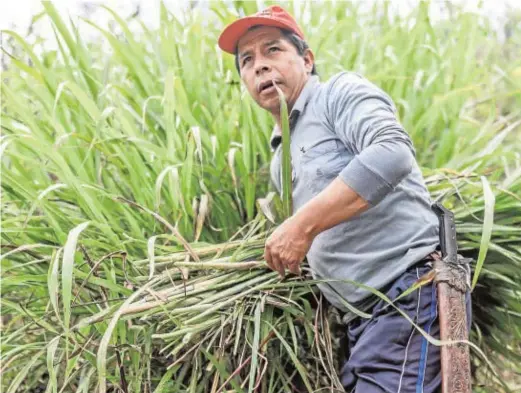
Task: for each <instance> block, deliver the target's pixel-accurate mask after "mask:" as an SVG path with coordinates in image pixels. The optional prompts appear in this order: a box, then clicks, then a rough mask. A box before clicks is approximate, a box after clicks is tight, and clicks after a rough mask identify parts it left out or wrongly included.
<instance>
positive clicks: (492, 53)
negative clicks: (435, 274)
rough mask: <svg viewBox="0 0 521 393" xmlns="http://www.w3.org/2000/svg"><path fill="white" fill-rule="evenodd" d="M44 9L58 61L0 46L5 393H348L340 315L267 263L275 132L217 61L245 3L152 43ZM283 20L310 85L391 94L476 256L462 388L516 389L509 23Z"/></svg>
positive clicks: (367, 14)
mask: <svg viewBox="0 0 521 393" xmlns="http://www.w3.org/2000/svg"><path fill="white" fill-rule="evenodd" d="M42 4H43V7H44V12H43V13H42V14H40V15H37V16H36V17H35V18H36V22H35V23H41V24H47V25H49V26H52V29H53V31H54V34H55V38H56V41H57V43H58V45H57V47H56V49H51V48H49V47H48V46H42V44H41V40H42V38H41V37H36V39H34V37H31V39H29V37H26V36H24V35H21V34H20V33H17V32H15V31H9V30H5V31H3V32H2V67H3V72H2V76H1V79H2V82H1V94H2V100H1V133H2V136H1V141H0V155H1V253H2V256H1V270H2V271H1V295H2V298H1V307H2V309H1V311H2V319H1V335H2V340H1V346H0V347H1V354H0V360H1V371H0V373H1V378H2V383H1V390H2V391H3V392H7V393H15V392H24V393H29V392H30V393H36V392H45V393H65V392H78V393H107V392H114V393H116V392H123V393H131V392H132V393H138V392H139V393H160V392H194V393H197V392H205V393H206V392H211V393H221V392H237V393H238V392H244V393H251V392H262V393H272V392H288V391H302V392H318V391H321V392H322V391H323V392H339V391H343V390H342V387H341V385H340V382H339V380H338V377H337V371H338V367H339V364H340V362H341V359H340V356H339V355H340V352H341V350H340V343H339V336H340V333H341V331H342V328H343V327H342V326H341V324H340V323H339V320H338V319H339V318H338V315H337V314H336V313H335V310H333V309H331V307H328V305H327V304H326V302H325V301H324V299H323V298H322V297H321V295H320V292H319V291H318V290H317V289H316V286H315V285H314V283H315V282H314V281H313V280H312V279H311V278H310V276H309V270H308V269H306V268H305V266H306V265H304V273H305V275H304V276H302V277H296V276H287V277H286V278H285V279H283V280H282V279H280V278H279V277H278V276H277V274H276V273H275V272H272V271H270V270H269V269H268V268H267V265H266V263H265V262H264V261H263V259H262V255H263V245H264V242H265V240H266V238H267V236H268V235H269V233H270V232H271V231H272V230H273V229H274V228H275V227H276V225H278V224H279V223H280V222H281V221H282V220H283V219H284V217H285V215H287V203H288V201H281V200H280V198H279V197H278V196H277V195H276V194H275V193H274V192H273V189H272V187H271V186H270V180H269V169H268V168H269V162H270V158H271V154H272V153H271V151H270V148H269V137H270V133H271V130H272V128H273V119H272V118H271V116H270V115H269V114H268V113H267V112H265V111H263V110H262V109H260V108H259V107H258V106H257V105H256V104H255V102H253V100H252V99H251V98H250V97H249V95H248V92H247V91H246V90H245V88H244V87H243V86H242V85H241V82H240V78H239V75H238V74H237V72H236V70H235V66H234V58H233V56H230V55H228V54H225V53H223V52H222V51H220V49H219V48H218V46H217V37H218V35H219V33H220V32H221V30H222V28H223V26H225V25H226V24H228V23H230V22H232V21H233V20H235V19H236V18H237V17H238V16H239V15H245V14H251V13H253V12H256V11H257V10H258V8H257V2H246V1H233V2H231V1H230V2H226V3H225V2H218V1H213V2H209V3H208V4H209V5H208V8H207V9H205V10H203V9H202V8H201V7H193V8H192V9H191V10H189V11H187V12H186V13H184V14H183V15H182V17H181V16H180V15H177V14H175V13H173V12H172V11H169V10H168V9H167V8H166V7H165V6H164V5H161V10H160V24H159V27H158V28H157V29H151V28H149V27H147V26H146V25H144V24H143V23H142V22H140V20H139V16H135V15H134V16H133V17H123V16H122V15H118V14H117V13H115V12H114V11H112V10H111V9H109V8H105V7H104V9H103V12H104V13H106V14H107V15H108V16H109V18H110V20H111V23H110V25H109V27H106V26H101V25H98V24H97V22H96V21H95V20H91V19H88V18H87V19H80V20H79V21H78V22H77V23H73V24H71V23H69V22H70V21H69V20H68V19H67V17H66V16H65V15H63V14H61V13H59V12H58V11H57V9H56V8H55V6H54V5H53V3H52V2H43V3H42ZM269 4H272V2H265V5H269ZM279 4H280V5H282V6H284V7H285V8H286V9H287V10H289V11H290V12H291V13H292V14H293V15H295V17H296V18H297V20H299V21H300V22H301V25H302V27H303V29H304V33H305V35H306V37H307V41H308V43H309V45H310V47H311V49H312V50H313V51H314V54H315V58H316V65H317V70H318V72H319V74H320V78H321V80H322V81H326V80H327V79H328V78H329V77H331V76H332V75H334V74H335V73H337V72H339V71H342V70H352V71H356V72H359V73H361V74H363V75H364V76H365V77H367V78H368V79H369V80H371V81H372V82H374V83H375V84H377V85H379V86H380V87H381V88H383V89H384V90H385V91H386V92H387V93H388V94H389V95H390V96H391V97H392V98H393V100H394V102H395V103H396V106H397V108H398V112H399V118H400V121H401V123H402V124H403V125H404V128H405V129H406V130H407V132H408V133H409V134H410V135H411V137H412V139H413V141H414V144H415V148H416V155H417V160H418V162H419V164H420V165H421V168H422V171H423V174H424V177H425V181H426V184H427V186H428V189H429V191H430V193H431V195H432V199H433V201H440V202H442V203H443V204H444V205H445V206H446V207H447V208H450V209H451V210H453V212H454V214H455V217H456V224H457V234H458V246H459V251H460V253H461V254H463V255H465V256H468V257H472V258H473V260H474V263H473V265H472V268H473V272H472V288H473V291H472V299H473V304H474V306H473V323H472V331H471V341H472V344H473V347H472V350H471V353H472V363H473V386H474V391H475V392H509V391H510V392H515V391H520V390H521V381H520V377H521V366H520V365H521V15H520V14H519V13H518V14H515V13H514V12H513V11H512V12H511V13H509V14H508V15H507V16H508V18H507V21H506V24H505V26H503V27H502V28H501V30H500V31H498V30H497V29H494V28H492V27H491V25H490V23H489V21H488V19H487V18H486V16H480V15H478V14H475V13H470V12H465V11H463V10H462V9H459V8H458V7H457V6H455V5H453V4H452V5H451V4H450V3H447V4H446V5H445V6H443V4H441V3H440V6H443V7H445V9H446V11H447V18H445V19H442V20H438V21H434V20H431V18H430V16H429V12H428V9H429V6H430V4H429V3H426V2H420V3H418V4H417V5H416V6H415V7H414V8H411V9H410V12H408V13H407V14H405V15H397V14H395V13H393V12H391V7H390V3H388V2H378V3H377V4H376V5H374V7H372V8H371V7H364V8H363V9H362V8H360V7H359V5H357V4H359V3H356V2H310V1H307V2H299V3H293V2H281V3H279ZM85 27H89V28H91V29H95V30H97V31H98V33H99V37H100V39H99V40H94V41H92V40H85V39H84V35H83V34H82V29H84V28H85ZM500 33H501V34H500ZM378 295H380V296H383V295H381V294H379V293H378ZM354 311H355V312H357V313H358V314H359V315H360V316H361V317H362V318H366V317H368V315H367V314H365V313H363V312H361V311H360V310H354ZM411 322H412V321H411ZM429 340H431V342H433V344H435V345H438V344H439V343H437V342H436V341H435V340H433V339H432V338H430V337H429Z"/></svg>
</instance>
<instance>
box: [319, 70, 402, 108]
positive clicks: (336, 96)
mask: <svg viewBox="0 0 521 393" xmlns="http://www.w3.org/2000/svg"><path fill="white" fill-rule="evenodd" d="M323 86H324V92H325V96H326V97H327V100H328V101H329V102H331V101H337V100H340V99H342V100H345V99H348V100H349V99H350V98H356V97H359V98H364V97H367V98H369V97H370V98H380V99H383V100H384V101H386V102H388V103H389V104H391V106H394V104H393V103H392V99H391V98H390V96H389V95H388V94H387V93H386V92H385V91H384V90H383V89H382V88H380V87H379V86H377V85H376V84H375V83H373V82H371V81H370V80H369V79H367V78H366V77H364V76H363V75H361V74H359V73H357V72H353V71H342V72H338V73H336V74H335V75H333V76H332V77H331V78H329V79H328V80H327V81H326V82H325V83H324V85H323Z"/></svg>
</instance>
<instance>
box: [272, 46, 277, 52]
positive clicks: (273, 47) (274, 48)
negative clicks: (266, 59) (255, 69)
mask: <svg viewBox="0 0 521 393" xmlns="http://www.w3.org/2000/svg"><path fill="white" fill-rule="evenodd" d="M278 50H279V48H277V47H276V46H272V47H271V48H270V52H275V51H278Z"/></svg>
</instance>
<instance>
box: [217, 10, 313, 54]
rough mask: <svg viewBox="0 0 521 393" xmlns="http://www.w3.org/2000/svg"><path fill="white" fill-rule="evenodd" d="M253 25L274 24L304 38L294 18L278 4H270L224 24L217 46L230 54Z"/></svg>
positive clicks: (233, 52)
mask: <svg viewBox="0 0 521 393" xmlns="http://www.w3.org/2000/svg"><path fill="white" fill-rule="evenodd" d="M255 25H262V26H274V27H280V28H283V29H287V30H290V31H292V32H293V33H295V34H296V35H298V36H299V37H300V38H302V39H304V34H303V33H302V30H300V27H299V26H298V24H297V22H295V19H293V17H292V16H291V15H290V14H289V13H287V12H286V10H284V9H283V8H282V7H279V6H278V5H272V6H269V7H268V8H266V9H264V10H262V11H259V12H257V13H256V14H253V15H251V16H245V17H244V18H240V19H237V20H236V21H235V22H233V23H231V24H229V25H228V26H226V28H225V29H224V30H223V32H222V33H221V36H220V37H219V47H220V48H221V49H222V50H223V51H225V52H228V53H231V54H232V55H233V54H235V48H236V46H237V42H238V41H239V39H240V38H241V37H242V36H243V35H244V33H246V31H247V30H248V29H249V28H250V27H252V26H255Z"/></svg>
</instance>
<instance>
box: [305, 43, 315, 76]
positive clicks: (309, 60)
mask: <svg viewBox="0 0 521 393" xmlns="http://www.w3.org/2000/svg"><path fill="white" fill-rule="evenodd" d="M314 64H315V55H314V54H313V51H312V50H311V49H309V48H307V49H306V51H305V52H304V65H305V66H306V71H307V72H308V73H309V74H311V70H312V69H313V65H314Z"/></svg>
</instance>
